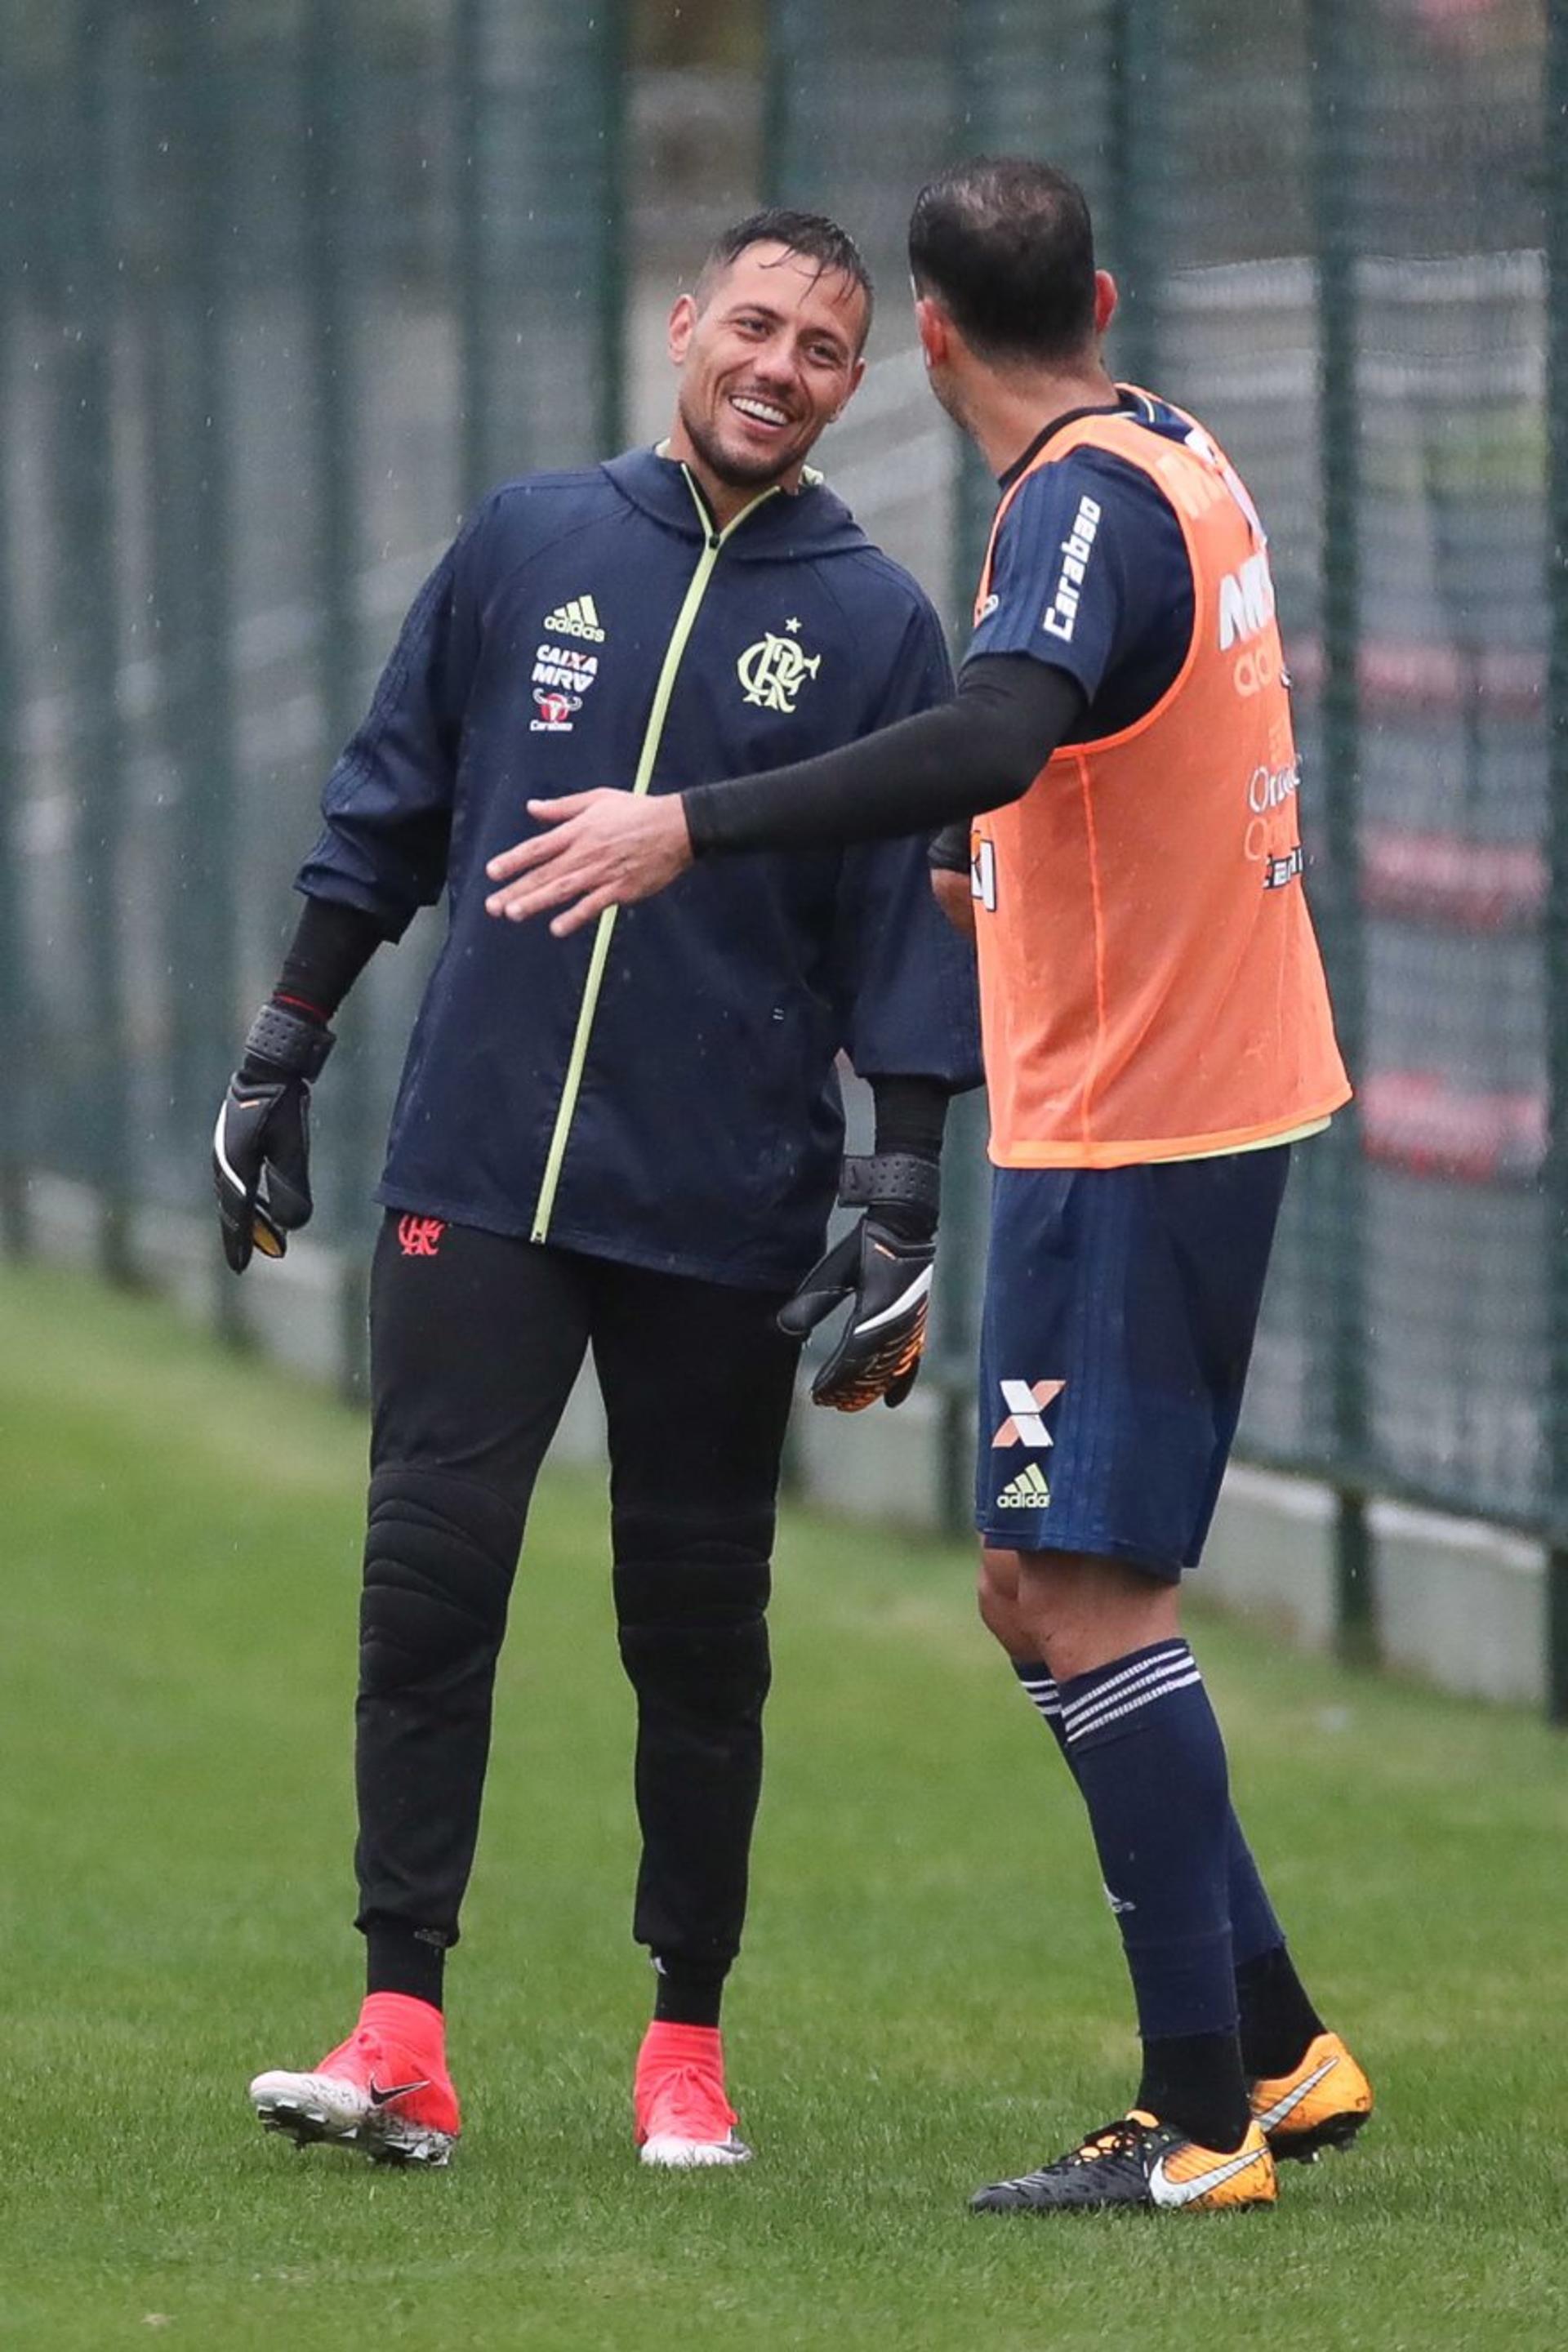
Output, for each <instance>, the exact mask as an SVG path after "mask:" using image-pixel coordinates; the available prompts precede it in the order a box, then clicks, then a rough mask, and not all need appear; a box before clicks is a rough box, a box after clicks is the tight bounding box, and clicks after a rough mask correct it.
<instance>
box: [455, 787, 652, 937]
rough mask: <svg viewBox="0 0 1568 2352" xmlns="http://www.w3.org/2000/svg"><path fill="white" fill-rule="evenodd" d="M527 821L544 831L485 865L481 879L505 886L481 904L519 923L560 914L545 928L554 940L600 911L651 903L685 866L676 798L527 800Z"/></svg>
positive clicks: (584, 795)
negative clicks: (635, 902) (640, 901)
mask: <svg viewBox="0 0 1568 2352" xmlns="http://www.w3.org/2000/svg"><path fill="white" fill-rule="evenodd" d="M528 814H529V815H530V816H531V817H537V818H538V820H539V822H540V824H542V825H544V826H546V827H547V828H548V830H547V831H545V832H543V833H537V834H534V835H532V836H531V838H530V839H529V840H527V841H520V842H518V843H517V845H516V846H515V847H514V848H511V849H506V850H503V851H502V852H501V854H500V856H499V857H492V858H491V859H490V862H489V865H488V866H486V868H485V872H486V873H487V874H488V875H489V878H490V880H491V881H492V882H501V883H504V884H506V885H507V887H505V888H504V889H500V890H496V891H493V892H492V893H491V895H490V896H489V898H487V899H486V900H485V912H486V914H487V915H504V916H505V917H506V919H507V920H508V921H509V922H512V923H521V922H523V921H524V920H526V919H527V918H528V917H529V916H530V915H542V914H546V913H548V911H549V909H550V908H552V907H563V908H565V909H566V911H565V913H564V914H560V915H557V916H556V918H555V919H554V921H553V922H552V924H551V926H550V928H551V930H552V932H553V933H554V935H555V937H556V938H557V939H558V940H561V939H564V938H565V937H566V934H567V933H568V931H575V930H578V929H581V928H582V926H583V925H584V923H591V922H592V921H593V920H594V919H595V916H596V915H602V914H603V913H604V911H605V908H606V907H625V906H629V905H630V904H631V903H632V901H633V900H634V899H637V898H652V897H653V896H654V895H655V893H656V892H657V891H659V890H662V889H663V888H664V887H666V885H667V884H668V883H670V882H673V881H674V880H675V877H676V876H677V875H678V874H684V872H685V871H686V868H687V867H688V866H689V865H690V863H691V841H690V836H689V835H688V833H687V830H686V813H685V811H684V810H683V809H682V807H681V805H680V800H679V794H674V793H670V794H666V795H665V796H663V797H662V798H660V799H658V800H654V799H651V798H649V797H648V795H647V794H646V793H614V792H603V791H601V792H594V793H567V794H566V796H565V797H564V798H563V799H562V800H557V801H530V802H529V803H528ZM517 877H521V879H519V878H517Z"/></svg>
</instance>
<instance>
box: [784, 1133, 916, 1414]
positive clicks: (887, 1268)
mask: <svg viewBox="0 0 1568 2352" xmlns="http://www.w3.org/2000/svg"><path fill="white" fill-rule="evenodd" d="M940 1186H941V1177H940V1173H939V1171H938V1169H937V1166H936V1163H935V1161H934V1160H922V1159H918V1158H916V1157H915V1156H914V1155H913V1154H906V1153H886V1152H885V1153H881V1154H879V1155H877V1156H874V1157H872V1158H870V1159H865V1160H846V1161H845V1163H844V1179H843V1182H842V1184H841V1186H840V1189H839V1195H838V1197H839V1200H840V1202H844V1203H845V1204H846V1205H849V1206H854V1205H858V1204H860V1203H863V1202H869V1203H870V1205H869V1206H868V1208H867V1213H866V1214H865V1215H864V1216H863V1217H862V1218H861V1220H860V1222H859V1223H858V1225H856V1226H853V1227H852V1228H851V1230H850V1231H849V1232H848V1233H847V1234H845V1236H844V1238H843V1240H842V1241H840V1242H837V1243H836V1244H835V1245H834V1247H833V1248H832V1249H830V1250H829V1251H828V1253H827V1255H826V1257H824V1258H823V1259H821V1260H820V1261H819V1263H818V1264H817V1265H814V1266H813V1267H812V1269H811V1272H810V1273H809V1274H808V1275H807V1276H806V1277H805V1281H804V1282H803V1283H802V1284H801V1286H800V1288H799V1289H798V1290H797V1291H796V1292H795V1297H793V1298H791V1299H789V1300H788V1301H787V1302H786V1303H785V1305H784V1307H781V1308H780V1310H779V1318H778V1321H779V1328H780V1330H781V1331H784V1332H785V1333H786V1334H787V1335H788V1337H789V1338H790V1339H805V1337H806V1335H807V1334H808V1333H809V1332H811V1331H814V1330H815V1329H816V1326H817V1325H818V1324H819V1323H821V1322H823V1321H824V1320H825V1319H826V1318H827V1317H828V1316H829V1315H831V1314H832V1313H833V1311H834V1309H835V1307H842V1306H843V1304H844V1302H845V1300H846V1299H848V1300H849V1301H850V1302H851V1304H850V1308H849V1318H848V1320H847V1323H846V1324H845V1326H844V1329H843V1331H842V1332H841V1333H840V1335H839V1339H838V1345H837V1348H835V1349H834V1351H833V1353H832V1355H831V1356H830V1357H829V1358H828V1360H827V1361H826V1364H824V1365H823V1367H822V1369H821V1370H820V1371H819V1372H818V1373H817V1375H816V1379H815V1380H814V1381H813V1382H812V1384H811V1401H812V1402H813V1404H828V1405H833V1406H836V1407H837V1410H838V1411H839V1412H862V1411H863V1410H864V1409H865V1407H866V1406H867V1405H868V1404H875V1403H876V1402H877V1400H878V1398H879V1397H880V1398H881V1400H882V1402H883V1403H884V1404H889V1405H900V1404H902V1402H903V1401H904V1399H905V1398H906V1397H907V1396H908V1394H909V1392H910V1390H911V1389H912V1388H913V1386H914V1384H915V1379H916V1375H917V1374H918V1372H919V1370H920V1366H921V1349H923V1347H924V1346H925V1333H926V1315H927V1311H928V1309H929V1307H930V1303H931V1271H932V1266H933V1264H934V1261H935V1258H936V1238H935V1236H936V1212H937V1200H938V1196H939V1192H940ZM879 1201H880V1202H882V1203H883V1205H884V1206H888V1207H891V1206H892V1205H893V1204H894V1203H895V1202H897V1203H898V1206H899V1209H900V1211H901V1212H902V1213H904V1214H905V1215H908V1214H909V1213H911V1212H912V1213H914V1214H915V1215H916V1216H917V1218H918V1219H919V1220H920V1221H921V1222H922V1223H923V1222H925V1220H926V1218H928V1217H929V1222H930V1231H929V1233H928V1234H926V1235H925V1237H924V1238H921V1239H916V1238H914V1237H912V1236H911V1235H910V1234H900V1233H896V1232H894V1230H893V1229H892V1227H891V1226H890V1225H889V1224H888V1223H885V1222H884V1221H883V1219H882V1218H880V1217H879V1215H878V1213H877V1204H878V1202H879Z"/></svg>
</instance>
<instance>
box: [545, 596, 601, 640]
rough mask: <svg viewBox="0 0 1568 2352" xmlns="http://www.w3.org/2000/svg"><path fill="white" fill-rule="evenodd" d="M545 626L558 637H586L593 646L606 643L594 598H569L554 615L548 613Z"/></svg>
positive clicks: (557, 608) (558, 605) (559, 606)
mask: <svg viewBox="0 0 1568 2352" xmlns="http://www.w3.org/2000/svg"><path fill="white" fill-rule="evenodd" d="M544 626H545V627H546V628H547V629H550V630H552V631H553V632H554V634H555V635H556V636H558V637H586V638H587V640H588V643H589V644H590V645H591V646H602V645H603V644H604V642H605V632H604V630H603V629H602V628H601V627H600V626H599V615H598V614H597V612H596V611H595V606H594V600H593V598H592V596H569V597H568V598H567V599H566V602H565V603H564V604H557V606H556V607H555V610H554V611H553V613H546V614H545V615H544Z"/></svg>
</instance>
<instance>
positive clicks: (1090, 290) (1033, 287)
mask: <svg viewBox="0 0 1568 2352" xmlns="http://www.w3.org/2000/svg"><path fill="white" fill-rule="evenodd" d="M910 276H911V277H912V278H913V279H914V281H915V290H916V291H917V293H920V294H931V295H934V296H935V297H936V298H937V299H938V300H939V301H940V302H941V303H942V308H943V309H944V310H947V311H948V312H950V313H951V315H952V321H953V324H954V325H955V326H956V327H957V328H958V330H959V331H960V333H961V334H962V335H963V337H964V339H965V341H968V342H970V343H972V344H973V347H974V349H975V351H976V352H978V353H979V354H980V355H981V357H982V358H983V359H998V360H1009V359H1016V360H1037V361H1047V362H1048V361H1053V360H1066V359H1071V358H1074V357H1076V356H1077V355H1078V353H1079V352H1082V351H1083V349H1084V348H1085V346H1086V345H1087V344H1088V343H1089V341H1091V340H1092V338H1093V334H1094V231H1093V228H1092V226H1091V225H1090V222H1089V206H1088V205H1087V204H1086V203H1085V201H1084V194H1083V190H1082V189H1081V188H1080V187H1079V184H1078V183H1077V182H1076V180H1070V179H1068V175H1067V173H1065V172H1058V170H1057V168H1056V166H1055V164H1053V163H1035V162H1033V161H1032V160H1031V159H1030V158H1029V157H1027V156H1023V155H977V156H973V157H972V158H971V159H970V160H969V161H968V162H966V163H954V164H952V165H951V166H950V167H949V169H948V170H947V171H945V172H942V173H939V174H938V176H937V178H935V179H934V180H931V181H929V182H928V183H927V184H926V185H925V186H924V187H923V188H922V189H921V192H920V194H919V195H918V196H917V197H916V198H915V208H914V211H913V213H912V214H911V215H910Z"/></svg>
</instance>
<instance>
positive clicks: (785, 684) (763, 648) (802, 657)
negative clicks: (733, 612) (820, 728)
mask: <svg viewBox="0 0 1568 2352" xmlns="http://www.w3.org/2000/svg"><path fill="white" fill-rule="evenodd" d="M796 626H798V623H797V624H796ZM821 667H822V656H821V655H820V654H803V653H802V651H801V649H800V647H799V646H797V645H796V644H795V640H794V638H793V637H775V636H774V635H773V631H772V630H771V629H770V630H769V631H768V633H767V635H766V636H763V637H759V638H758V639H757V642H756V644H755V645H754V646H747V647H746V650H745V652H744V653H743V654H742V656H741V658H740V660H739V661H738V662H737V663H736V664H735V669H736V674H737V675H738V677H739V678H740V681H741V684H742V686H743V687H744V688H745V689H746V700H747V701H748V702H751V703H756V704H758V705H760V706H761V708H762V709H764V710H782V711H784V713H785V715H786V716H787V715H789V714H790V713H791V712H793V711H794V709H795V697H796V696H797V695H798V694H799V692H800V689H801V688H802V687H803V686H804V685H805V681H806V679H807V678H808V677H816V673H817V671H818V670H819V669H820V668H821Z"/></svg>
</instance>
